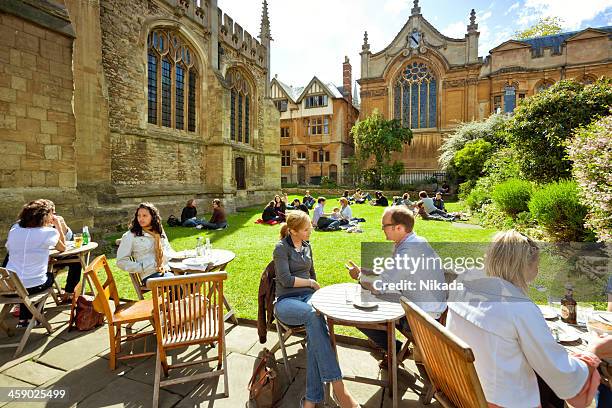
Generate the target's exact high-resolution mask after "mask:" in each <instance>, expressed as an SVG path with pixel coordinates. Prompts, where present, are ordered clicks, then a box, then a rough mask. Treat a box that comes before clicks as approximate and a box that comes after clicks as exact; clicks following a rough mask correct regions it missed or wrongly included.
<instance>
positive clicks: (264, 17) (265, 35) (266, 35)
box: [259, 0, 272, 42]
mask: <svg viewBox="0 0 612 408" xmlns="http://www.w3.org/2000/svg"><path fill="white" fill-rule="evenodd" d="M259 39H260V40H261V41H262V42H264V41H265V39H269V40H272V33H271V32H270V17H269V16H268V1H267V0H264V1H263V9H262V11H261V26H260V29H259Z"/></svg>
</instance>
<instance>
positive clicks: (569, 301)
mask: <svg viewBox="0 0 612 408" xmlns="http://www.w3.org/2000/svg"><path fill="white" fill-rule="evenodd" d="M565 289H566V291H565V297H563V299H561V320H562V321H564V322H565V323H568V324H576V314H577V313H576V312H577V310H576V301H575V300H574V290H573V288H572V287H571V286H570V285H567V286H566V287H565Z"/></svg>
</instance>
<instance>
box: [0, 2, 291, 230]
mask: <svg viewBox="0 0 612 408" xmlns="http://www.w3.org/2000/svg"><path fill="white" fill-rule="evenodd" d="M259 38H260V40H257V39H255V38H254V37H253V36H252V35H251V34H249V33H248V32H246V31H245V30H243V28H242V27H241V26H240V25H239V24H238V23H237V22H234V21H233V20H232V18H231V17H230V16H228V15H227V14H224V13H223V12H222V10H221V9H219V8H218V7H217V1H216V0H207V1H196V0H88V1H82V0H55V1H51V0H15V1H3V2H0V152H1V153H2V156H3V158H4V160H3V162H4V163H3V165H2V166H1V167H0V237H1V238H0V239H3V238H4V237H5V236H6V230H7V228H8V226H9V225H10V223H11V221H13V220H14V219H15V216H16V214H17V212H18V210H19V208H20V207H21V205H22V204H23V203H24V202H26V201H28V200H31V199H34V198H39V197H46V198H50V199H52V200H54V201H55V202H56V204H57V206H58V212H60V213H61V214H63V215H64V216H66V218H67V219H68V221H69V223H70V224H71V225H73V226H75V227H80V226H81V225H83V224H88V225H89V226H93V227H94V231H95V229H99V228H102V229H108V228H110V227H111V226H112V227H114V226H117V225H118V224H123V225H125V222H126V221H127V219H128V218H129V217H130V215H131V214H132V212H133V210H134V204H135V203H138V202H140V201H151V202H153V203H155V204H157V205H158V206H159V207H160V208H161V209H162V215H163V216H164V217H167V216H168V215H169V214H170V213H171V212H177V211H180V209H181V208H182V206H183V205H184V202H185V201H186V200H187V199H188V198H191V197H198V198H202V199H206V200H207V201H208V200H209V199H212V198H222V199H223V200H224V202H225V205H226V207H228V209H229V210H233V209H234V208H236V207H242V206H246V205H249V204H253V203H257V202H264V201H266V200H267V199H268V198H269V197H270V195H272V194H273V193H275V192H276V191H278V189H279V188H280V165H279V164H280V154H279V114H278V111H277V110H276V108H275V107H274V105H273V103H272V102H271V101H270V100H269V98H268V97H267V94H268V92H269V86H270V73H269V67H270V41H271V40H272V38H271V34H270V21H269V19H268V10H267V3H266V1H264V2H263V11H262V20H261V32H260V35H259ZM206 205H208V202H206ZM203 207H204V203H202V204H201V212H203V211H204V208H203Z"/></svg>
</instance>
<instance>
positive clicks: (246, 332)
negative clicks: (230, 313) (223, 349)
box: [225, 326, 259, 354]
mask: <svg viewBox="0 0 612 408" xmlns="http://www.w3.org/2000/svg"><path fill="white" fill-rule="evenodd" d="M226 329H227V327H226ZM225 343H226V344H227V350H228V351H232V352H236V353H241V354H246V352H247V351H249V349H251V348H252V347H253V346H254V345H255V343H258V344H259V336H257V329H256V328H255V327H249V326H232V327H231V329H230V330H228V331H227V332H226V333H225Z"/></svg>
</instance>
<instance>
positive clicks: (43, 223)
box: [6, 199, 66, 328]
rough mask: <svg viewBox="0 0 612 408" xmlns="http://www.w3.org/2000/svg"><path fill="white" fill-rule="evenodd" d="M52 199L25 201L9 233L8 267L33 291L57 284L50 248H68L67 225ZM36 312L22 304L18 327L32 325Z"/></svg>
mask: <svg viewBox="0 0 612 408" xmlns="http://www.w3.org/2000/svg"><path fill="white" fill-rule="evenodd" d="M52 204H53V203H51V202H50V201H49V200H43V199H39V200H34V201H30V202H29V203H27V204H25V205H24V206H23V208H22V209H21V212H20V213H19V222H18V223H16V224H15V225H13V226H12V227H11V229H10V231H9V233H8V238H7V240H6V249H7V250H8V255H9V256H8V263H7V265H6V269H8V270H10V271H13V272H15V273H16V274H17V276H18V277H19V279H20V280H21V283H23V286H24V287H25V289H26V291H27V292H28V294H30V295H34V294H36V293H40V292H43V291H44V290H46V289H48V288H50V287H51V286H52V285H53V282H54V278H53V273H51V272H48V267H49V251H50V249H49V248H54V249H56V250H58V251H60V252H63V251H65V250H66V238H65V236H64V228H63V227H62V223H61V222H60V220H59V218H58V217H57V216H55V215H54V214H53V206H52ZM31 318H32V313H31V312H30V310H29V309H28V308H27V307H25V305H23V304H22V305H20V306H19V323H18V324H17V327H18V328H25V327H28V325H29V323H30V319H31Z"/></svg>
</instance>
